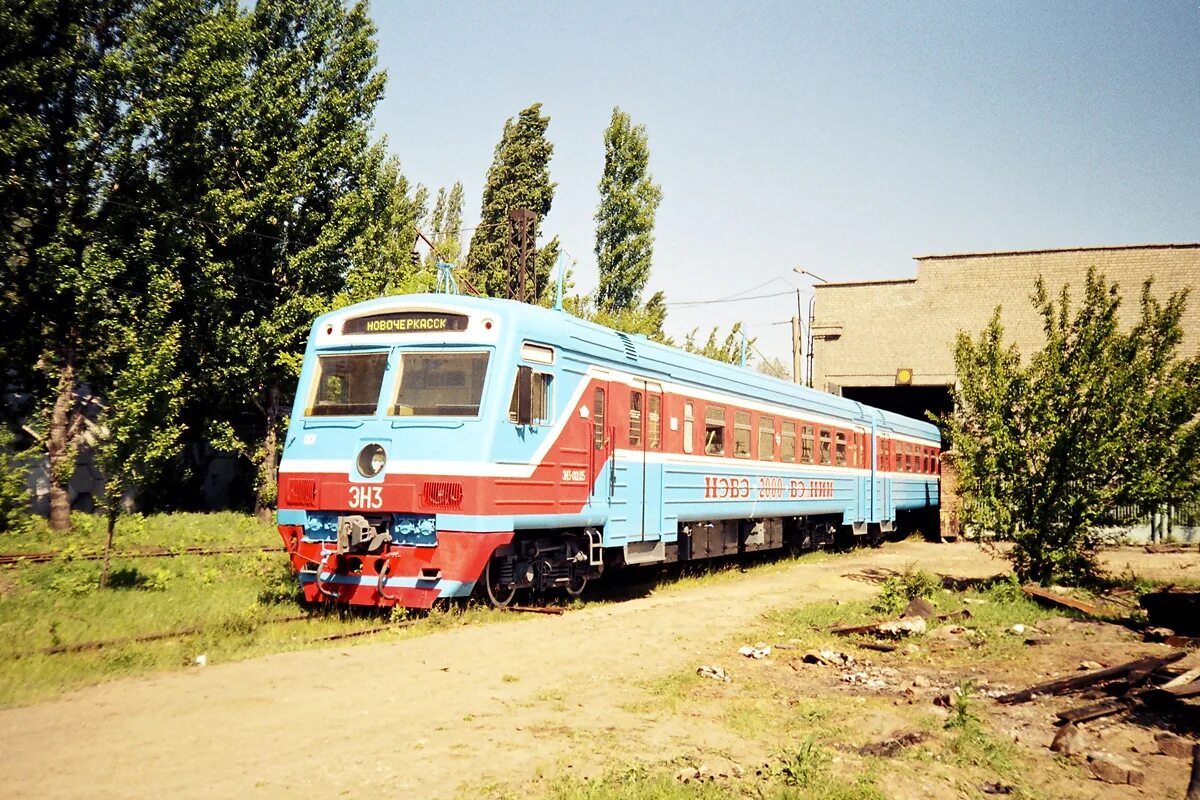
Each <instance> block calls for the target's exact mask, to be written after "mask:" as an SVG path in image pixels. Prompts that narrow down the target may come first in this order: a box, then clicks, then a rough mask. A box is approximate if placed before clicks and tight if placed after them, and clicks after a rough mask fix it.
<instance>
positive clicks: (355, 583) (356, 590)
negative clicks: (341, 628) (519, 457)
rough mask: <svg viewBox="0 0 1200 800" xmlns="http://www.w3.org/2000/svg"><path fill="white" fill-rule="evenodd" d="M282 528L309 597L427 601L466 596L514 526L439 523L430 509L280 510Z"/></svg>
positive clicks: (366, 602)
mask: <svg viewBox="0 0 1200 800" xmlns="http://www.w3.org/2000/svg"><path fill="white" fill-rule="evenodd" d="M278 527H279V535H280V537H281V538H282V539H283V544H284V547H285V548H286V549H287V552H288V557H289V559H290V560H291V562H292V568H293V569H294V570H295V571H296V573H297V575H298V576H299V578H300V585H301V588H302V589H303V591H304V599H305V600H306V601H308V602H311V603H320V602H331V603H345V604H349V605H362V606H404V607H407V608H429V607H431V606H432V605H433V603H434V601H435V600H438V599H447V598H455V597H467V596H469V595H470V594H471V591H472V589H474V588H475V582H476V581H477V580H478V579H479V577H480V575H481V573H482V572H483V569H484V567H485V566H486V565H487V562H488V559H489V558H490V557H491V555H492V553H493V552H495V550H496V548H498V547H501V546H502V545H505V544H508V543H509V542H510V541H512V538H513V534H512V531H495V532H482V533H481V532H475V531H451V530H437V528H436V518H435V517H434V516H433V515H427V516H417V515H402V514H383V515H373V516H370V517H368V516H363V515H360V514H355V513H353V512H344V513H341V514H337V513H329V512H311V511H310V512H304V511H284V510H281V511H280V512H279V525H278Z"/></svg>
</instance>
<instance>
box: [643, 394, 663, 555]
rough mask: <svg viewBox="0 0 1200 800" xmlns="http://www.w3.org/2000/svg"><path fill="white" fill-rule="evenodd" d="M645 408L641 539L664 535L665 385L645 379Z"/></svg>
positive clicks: (656, 537)
mask: <svg viewBox="0 0 1200 800" xmlns="http://www.w3.org/2000/svg"><path fill="white" fill-rule="evenodd" d="M641 383H642V390H643V393H644V394H645V398H644V400H643V402H644V404H645V410H644V413H643V414H642V417H643V419H644V424H643V428H644V432H643V434H644V435H643V436H642V541H647V540H651V541H653V540H657V539H659V538H661V537H662V533H663V525H662V511H663V470H664V464H663V457H662V456H663V391H662V385H661V384H658V383H654V382H653V381H642V382H641Z"/></svg>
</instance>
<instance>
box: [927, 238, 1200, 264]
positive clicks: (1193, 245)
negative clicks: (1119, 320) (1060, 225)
mask: <svg viewBox="0 0 1200 800" xmlns="http://www.w3.org/2000/svg"><path fill="white" fill-rule="evenodd" d="M1195 249H1200V242H1176V243H1167V244H1116V245H1098V246H1094V247H1046V248H1041V249H1036V250H994V251H989V252H977V253H930V254H929V255H924V256H913V260H914V261H936V260H939V259H951V258H998V257H1003V256H1028V255H1037V254H1039V253H1087V252H1093V251H1098V250H1195Z"/></svg>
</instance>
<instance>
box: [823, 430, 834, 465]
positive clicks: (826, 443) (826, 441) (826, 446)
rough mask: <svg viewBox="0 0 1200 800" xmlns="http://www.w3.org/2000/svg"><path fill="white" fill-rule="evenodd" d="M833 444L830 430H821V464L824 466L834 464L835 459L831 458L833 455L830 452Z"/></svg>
mask: <svg viewBox="0 0 1200 800" xmlns="http://www.w3.org/2000/svg"><path fill="white" fill-rule="evenodd" d="M831 444H832V439H831V438H830V436H829V429H828V428H821V463H822V464H832V463H833V459H832V458H831V457H830V456H831V453H830V450H831V447H830V445H831Z"/></svg>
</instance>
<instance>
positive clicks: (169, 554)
mask: <svg viewBox="0 0 1200 800" xmlns="http://www.w3.org/2000/svg"><path fill="white" fill-rule="evenodd" d="M282 552H284V550H283V548H282V547H280V546H278V545H262V546H254V545H236V546H230V547H199V546H197V547H182V548H175V549H159V550H121V551H119V552H113V553H110V554H109V558H175V557H176V556H224V555H236V554H239V553H282ZM60 558H61V559H71V560H74V561H99V560H101V559H102V558H104V553H103V551H100V552H97V551H94V550H89V551H85V552H80V553H75V552H63V551H57V552H56V551H49V550H48V551H45V552H42V553H0V566H4V565H5V564H46V563H48V562H50V561H54V560H56V559H60Z"/></svg>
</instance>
